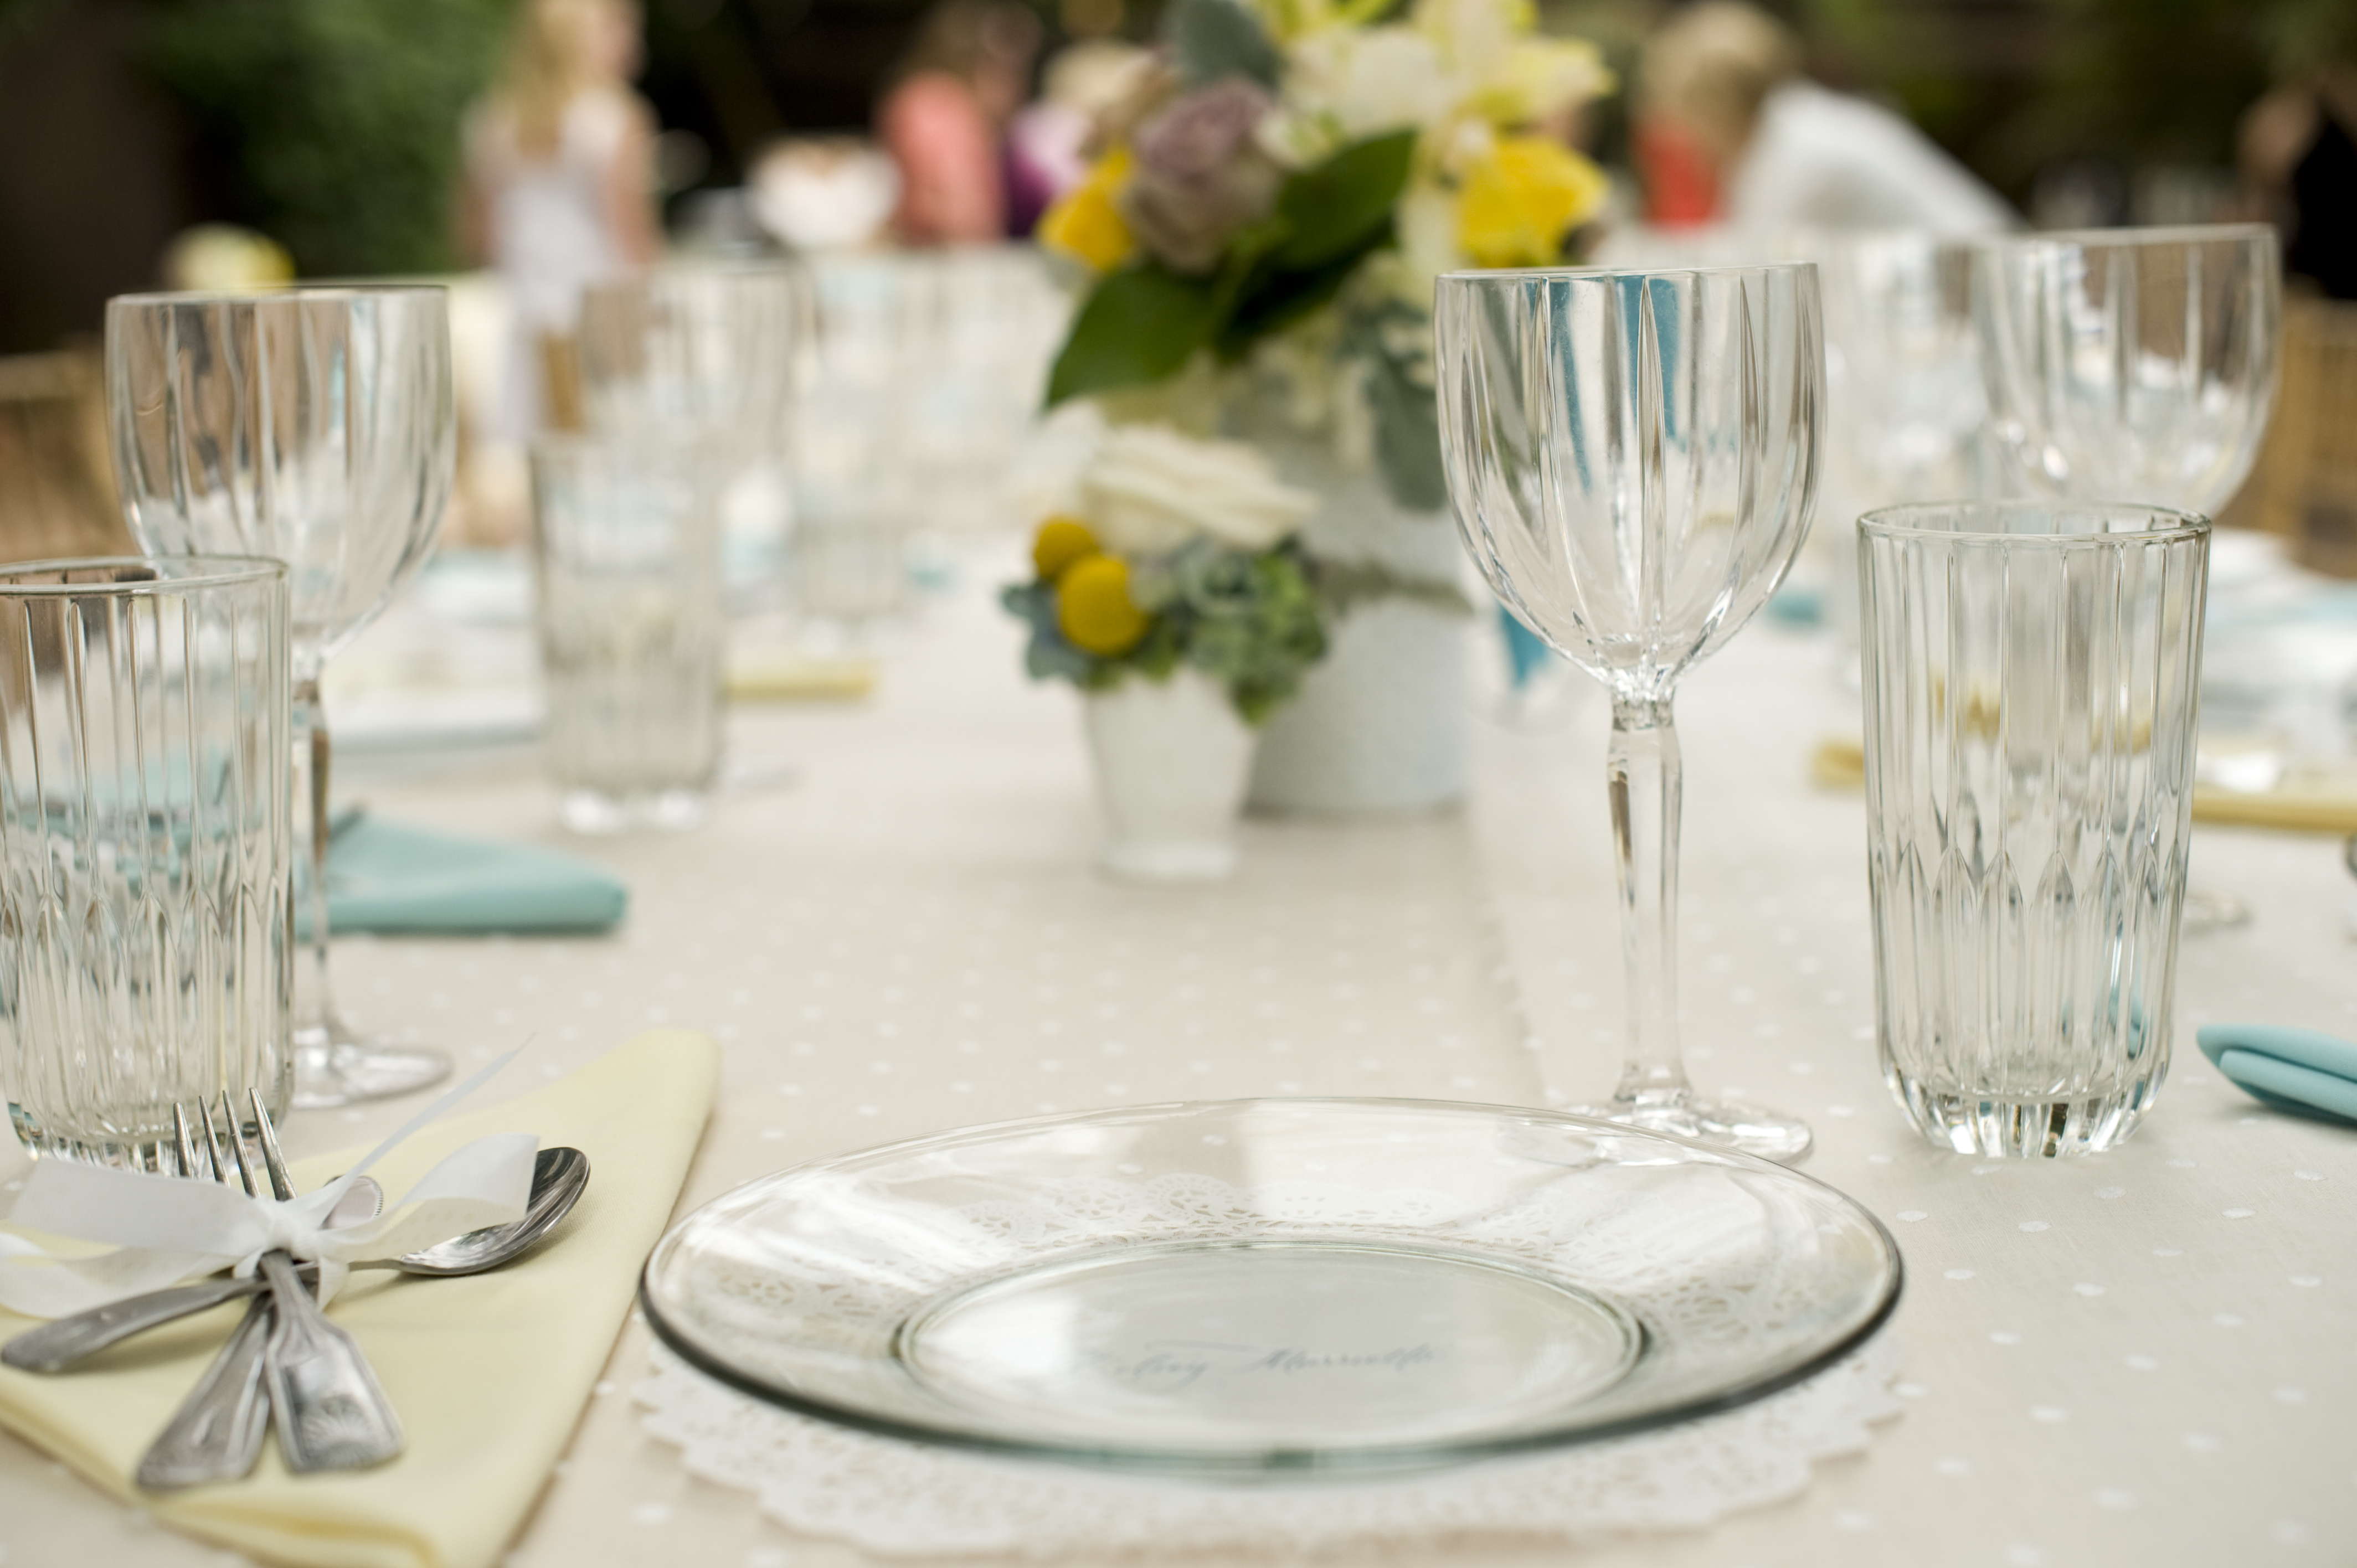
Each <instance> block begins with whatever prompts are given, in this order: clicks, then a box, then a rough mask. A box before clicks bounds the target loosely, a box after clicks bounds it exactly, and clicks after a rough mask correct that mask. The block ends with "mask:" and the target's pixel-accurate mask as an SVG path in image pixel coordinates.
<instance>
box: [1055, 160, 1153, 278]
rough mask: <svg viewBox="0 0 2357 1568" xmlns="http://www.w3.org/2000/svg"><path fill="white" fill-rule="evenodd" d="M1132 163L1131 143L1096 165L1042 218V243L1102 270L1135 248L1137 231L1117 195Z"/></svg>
mask: <svg viewBox="0 0 2357 1568" xmlns="http://www.w3.org/2000/svg"><path fill="white" fill-rule="evenodd" d="M1130 163H1131V158H1130V155H1129V149H1128V148H1127V147H1115V148H1114V150H1113V151H1111V152H1109V153H1107V154H1105V156H1103V157H1101V158H1099V159H1098V160H1097V161H1096V162H1095V163H1094V164H1093V165H1092V166H1090V168H1089V172H1088V177H1086V178H1085V179H1083V180H1082V181H1081V183H1080V184H1078V185H1076V186H1074V187H1073V188H1071V190H1069V191H1067V192H1065V193H1064V196H1063V197H1062V199H1060V200H1059V201H1058V202H1057V203H1056V205H1055V206H1053V207H1050V208H1049V209H1048V211H1047V214H1046V216H1044V217H1042V218H1041V219H1040V220H1039V243H1041V244H1042V245H1045V246H1046V247H1048V249H1049V250H1051V251H1060V252H1063V253H1064V254H1065V255H1068V256H1071V258H1072V259H1074V260H1075V261H1078V262H1080V263H1082V264H1083V265H1086V266H1089V267H1092V268H1094V269H1095V270H1096V271H1098V272H1101V273H1109V272H1111V271H1113V269H1114V268H1115V267H1117V266H1119V265H1121V263H1124V262H1125V261H1127V260H1129V258H1130V257H1131V256H1133V255H1135V254H1136V252H1137V237H1136V236H1135V235H1134V234H1132V233H1131V232H1130V231H1129V224H1128V223H1127V222H1126V221H1125V220H1124V219H1123V218H1122V215H1121V209H1120V208H1119V207H1118V206H1116V205H1115V203H1114V198H1115V197H1117V196H1118V195H1120V193H1121V188H1122V187H1123V186H1124V185H1125V184H1127V183H1128V182H1129V169H1130Z"/></svg>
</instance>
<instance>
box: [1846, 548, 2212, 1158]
mask: <svg viewBox="0 0 2357 1568" xmlns="http://www.w3.org/2000/svg"><path fill="white" fill-rule="evenodd" d="M1859 532H1860V536H1861V540H1862V559H1861V563H1860V568H1861V572H1862V586H1863V588H1864V593H1863V594H1862V596H1861V599H1862V608H1863V628H1864V633H1865V657H1864V660H1863V661H1862V662H1863V675H1864V684H1865V694H1866V802H1867V843H1868V852H1867V868H1868V876H1869V881H1870V886H1871V889H1872V897H1873V906H1874V949H1875V1006H1876V1013H1877V1020H1876V1022H1877V1033H1878V1037H1879V1039H1880V1042H1881V1054H1882V1070H1883V1077H1884V1079H1885V1080H1886V1081H1887V1082H1889V1085H1890V1089H1891V1092H1892V1093H1893V1094H1894V1095H1895V1096H1896V1097H1897V1098H1898V1101H1899V1103H1900V1108H1901V1110H1903V1111H1904V1112H1905V1113H1906V1115H1907V1119H1908V1120H1909V1121H1910V1122H1912V1123H1913V1124H1914V1125H1915V1127H1916V1129H1917V1130H1918V1131H1919V1132H1921V1133H1922V1134H1923V1135H1924V1136H1925V1137H1926V1138H1928V1139H1930V1140H1931V1141H1932V1143H1934V1144H1938V1145H1940V1146H1941V1147H1943V1148H1949V1149H1954V1150H1956V1151H1957V1152H1959V1153H1963V1154H1980V1155H2006V1156H2053V1155H2076V1154H2086V1153H2092V1152H2094V1151H2097V1150H2101V1149H2105V1148H2109V1147H2111V1146H2112V1145H2113V1144H2117V1143H2118V1142H2120V1141H2121V1140H2122V1139H2124V1138H2126V1136H2127V1135H2128V1133H2130V1132H2132V1131H2134V1129H2135V1127H2136V1123H2137V1122H2139V1121H2140V1120H2141V1119H2142V1118H2143V1116H2144V1114H2145V1112H2147V1110H2148V1109H2149V1108H2150V1106H2151V1104H2152V1101H2153V1098H2154V1096H2155V1095H2156V1094H2157V1093H2158V1091H2159V1089H2160V1082H2161V1077H2162V1075H2163V1073H2164V1072H2166V1070H2167V1069H2168V1066H2169V1036H2170V1019H2171V1014H2172V1006H2171V1002H2172V996H2173V986H2174V977H2175V974H2176V955H2177V936H2178V923H2179V909H2180V906H2181V903H2182V899H2183V897H2184V892H2185V868H2186V858H2187V853H2186V852H2187V845H2188V842H2189V839H2190V832H2191V826H2192V822H2191V813H2192V809H2193V750H2194V720H2195V713H2196V707H2197V704H2196V693H2197V692H2198V691H2199V689H2200V685H2201V599H2202V590H2203V586H2204V583H2205V580H2206V576H2207V567H2208V561H2209V543H2210V525H2209V523H2208V521H2205V520H2204V519H2202V518H2201V517H2198V516H2195V515H2193V514H2191V513H2188V512H2179V511H2171V510H2166V509H2163V508H2158V507H2142V506H2134V505H2128V504H2124V503H2086V504H2082V503H2078V502H2039V501H2023V502H2013V503H1999V502H1980V503H1958V504H1952V505H1936V506H1911V507H1893V508H1891V509H1889V510H1884V511H1876V512H1868V513H1867V515H1866V517H1865V518H1864V519H1863V520H1862V521H1861V522H1860V524H1859Z"/></svg>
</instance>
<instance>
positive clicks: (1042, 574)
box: [1031, 512, 1104, 583]
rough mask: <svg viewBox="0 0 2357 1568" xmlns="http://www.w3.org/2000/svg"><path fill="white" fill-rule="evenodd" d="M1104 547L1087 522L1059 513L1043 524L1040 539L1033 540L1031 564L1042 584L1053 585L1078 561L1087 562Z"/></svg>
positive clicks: (1040, 526) (1040, 527)
mask: <svg viewBox="0 0 2357 1568" xmlns="http://www.w3.org/2000/svg"><path fill="white" fill-rule="evenodd" d="M1103 548H1104V547H1103V545H1101V544H1099V543H1098V542H1097V536H1096V535H1095V534H1094V533H1093V532H1090V529H1089V525H1088V524H1087V523H1085V522H1082V521H1081V520H1080V519H1079V518H1077V517H1066V516H1064V515H1063V514H1062V513H1060V512H1059V513H1058V514H1057V515H1056V516H1054V517H1051V518H1049V520H1048V521H1045V522H1043V523H1041V524H1040V525H1039V536H1038V537H1037V538H1035V539H1033V540H1032V541H1031V564H1032V567H1033V568H1034V569H1035V570H1036V571H1038V572H1039V580H1040V581H1041V582H1043V583H1052V582H1054V581H1055V580H1056V579H1057V578H1059V577H1060V576H1062V575H1064V574H1065V572H1066V571H1068V570H1069V569H1071V565H1072V564H1073V563H1074V562H1076V561H1082V560H1086V559H1087V558H1088V557H1089V556H1092V555H1094V554H1096V553H1098V552H1099V551H1101V550H1103Z"/></svg>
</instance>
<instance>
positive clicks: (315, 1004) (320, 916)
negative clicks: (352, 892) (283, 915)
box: [295, 673, 336, 1049]
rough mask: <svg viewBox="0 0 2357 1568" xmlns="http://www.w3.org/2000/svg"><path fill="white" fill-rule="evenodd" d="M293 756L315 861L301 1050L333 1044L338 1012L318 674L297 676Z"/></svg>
mask: <svg viewBox="0 0 2357 1568" xmlns="http://www.w3.org/2000/svg"><path fill="white" fill-rule="evenodd" d="M295 754H296V761H297V766H298V768H299V770H300V771H301V773H302V775H303V785H304V796H305V799H306V800H307V804H308V805H309V808H310V810H309V811H308V813H307V815H306V817H305V820H304V824H303V826H304V835H303V840H304V846H305V849H306V851H307V853H308V854H309V855H310V857H311V866H310V870H311V875H310V878H309V886H308V887H307V889H306V897H307V898H308V900H309V908H308V909H307V914H308V915H309V917H310V927H311V932H310V938H309V940H307V941H306V942H305V943H304V958H303V972H304V977H305V979H306V980H307V982H308V983H307V984H303V985H298V986H297V987H296V1004H295V1040H296V1045H297V1047H308V1048H314V1049H316V1048H319V1047H326V1046H328V1045H331V1044H332V1043H333V1039H334V1025H333V1023H332V1020H333V1019H334V1017H335V1012H336V1007H335V1001H334V998H333V996H332V994H331V993H329V991H328V843H329V841H330V840H331V839H332V838H333V837H334V834H335V824H334V822H333V821H332V820H331V819H330V818H329V816H328V710H327V706H326V704H324V703H321V702H320V700H319V677H318V676H317V674H316V673H315V674H310V675H303V674H297V675H296V678H295Z"/></svg>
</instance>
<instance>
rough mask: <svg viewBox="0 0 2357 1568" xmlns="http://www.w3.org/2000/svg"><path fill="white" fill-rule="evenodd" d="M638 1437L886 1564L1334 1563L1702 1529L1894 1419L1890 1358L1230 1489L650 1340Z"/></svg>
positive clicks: (795, 1522)
mask: <svg viewBox="0 0 2357 1568" xmlns="http://www.w3.org/2000/svg"><path fill="white" fill-rule="evenodd" d="M653 1359H654V1366H655V1373H654V1376H653V1377H651V1378H650V1379H649V1380H646V1381H645V1382H643V1383H641V1384H640V1385H639V1387H638V1389H637V1390H636V1394H637V1397H638V1400H639V1402H640V1404H642V1405H644V1406H645V1407H646V1413H645V1414H644V1416H643V1417H642V1419H643V1421H644V1423H645V1425H646V1429H647V1430H648V1431H649V1432H651V1433H652V1434H654V1435H656V1436H657V1437H660V1438H662V1439H663V1440H664V1441H665V1442H668V1443H673V1444H677V1445H678V1446H679V1448H680V1450H681V1456H682V1461H683V1463H684V1464H685V1465H686V1466H687V1468H688V1469H689V1471H690V1472H692V1473H693V1474H694V1475H697V1476H701V1477H704V1478H705V1479H706V1480H710V1481H716V1482H719V1483H720V1484H721V1485H723V1486H727V1487H738V1488H740V1489H742V1490H745V1491H749V1492H752V1493H754V1494H755V1495H756V1496H757V1497H758V1498H759V1499H760V1507H761V1510H762V1511H763V1512H764V1513H767V1514H768V1515H769V1516H770V1518H772V1519H774V1520H777V1521H778V1522H779V1523H780V1524H782V1525H785V1526H786V1527H788V1528H789V1529H791V1530H799V1531H801V1532H802V1533H803V1534H805V1535H818V1536H830V1537H834V1538H835V1539H838V1540H842V1541H850V1542H851V1543H853V1544H854V1545H856V1546H858V1547H861V1548H863V1549H864V1550H866V1551H868V1552H877V1553H881V1554H885V1555H888V1556H910V1557H915V1556H984V1555H999V1554H1005V1553H1018V1554H1021V1555H1024V1556H1029V1557H1040V1558H1047V1557H1060V1556H1065V1555H1069V1554H1072V1553H1077V1552H1091V1551H1103V1550H1106V1549H1109V1548H1114V1547H1147V1546H1151V1547H1157V1548H1163V1549H1178V1550H1188V1549H1194V1550H1202V1549H1211V1548H1220V1547H1233V1546H1259V1547H1269V1546H1281V1547H1291V1548H1293V1549H1295V1550H1298V1551H1329V1550H1332V1549H1335V1548H1338V1547H1341V1546H1344V1545H1347V1544H1350V1543H1351V1542H1353V1541H1363V1540H1367V1539H1371V1538H1377V1537H1381V1538H1387V1539H1390V1540H1394V1541H1396V1540H1397V1539H1399V1538H1400V1537H1402V1536H1405V1535H1464V1534H1469V1533H1486V1534H1505V1535H1519V1536H1534V1535H1535V1536H1548V1537H1555V1538H1566V1537H1568V1538H1579V1537H1588V1536H1597V1535H1603V1534H1608V1533H1611V1532H1614V1531H1621V1530H1694V1529H1699V1528H1701V1527H1702V1526H1705V1525H1707V1524H1710V1523H1712V1522H1713V1521H1715V1520H1719V1519H1722V1518H1724V1517H1726V1516H1727V1515H1728V1514H1731V1513H1735V1512H1738V1511H1740V1510H1742V1509H1754V1508H1759V1507H1760V1506H1761V1505H1763V1504H1766V1503H1771V1502H1775V1501H1778V1500H1780V1499H1781V1498H1789V1497H1792V1496H1794V1495H1796V1494H1798V1493H1799V1492H1800V1491H1802V1490H1803V1488H1804V1487H1807V1485H1808V1482H1809V1476H1810V1472H1811V1469H1812V1466H1814V1464H1815V1463H1816V1461H1818V1460H1820V1459H1825V1458H1830V1457H1832V1456H1834V1455H1838V1454H1849V1453H1855V1452H1857V1450H1859V1449H1862V1448H1864V1447H1865V1446H1866V1445H1867V1442H1868V1441H1869V1440H1870V1438H1871V1435H1872V1434H1871V1433H1870V1431H1869V1430H1868V1429H1869V1426H1870V1425H1871V1423H1875V1422H1879V1421H1885V1420H1888V1419H1889V1418H1890V1417H1892V1416H1894V1415H1896V1414H1897V1413H1898V1412H1899V1402H1898V1401H1897V1399H1896V1398H1894V1397H1893V1396H1892V1394H1891V1393H1890V1391H1889V1383H1890V1380H1891V1378H1892V1377H1893V1376H1894V1375H1895V1374H1896V1373H1897V1371H1898V1368H1899V1361H1900V1355H1899V1349H1898V1347H1897V1346H1896V1345H1895V1344H1893V1343H1892V1342H1891V1341H1890V1340H1889V1338H1888V1337H1883V1338H1878V1339H1876V1340H1874V1341H1872V1342H1870V1343H1868V1344H1867V1347H1866V1348H1864V1349H1862V1350H1860V1351H1859V1352H1857V1354H1856V1355H1853V1356H1851V1357H1850V1358H1849V1359H1846V1360H1844V1361H1842V1362H1840V1363H1839V1364H1837V1365H1835V1366H1834V1367H1832V1368H1830V1369H1827V1370H1826V1371H1824V1373H1822V1374H1820V1375H1819V1376H1817V1377H1814V1378H1812V1379H1810V1380H1808V1381H1806V1382H1804V1383H1802V1384H1800V1385H1798V1386H1797V1387H1794V1388H1791V1389H1787V1390H1785V1391H1783V1392H1782V1393H1780V1394H1776V1395H1774V1396H1772V1397H1770V1398H1769V1399H1764V1400H1760V1401H1759V1402H1756V1403H1753V1404H1749V1405H1746V1406H1744V1407H1742V1408H1741V1409H1739V1410H1735V1411H1730V1412H1727V1413H1726V1414H1723V1415H1717V1416H1713V1417H1710V1418H1709V1419H1707V1420H1703V1421H1694V1422H1687V1423H1683V1424H1680V1425H1677V1426H1672V1427H1668V1428H1665V1429H1663V1431H1660V1432H1653V1433H1647V1434H1644V1435H1642V1436H1639V1437H1629V1438H1622V1439H1620V1440H1618V1441H1615V1442H1610V1443H1597V1444H1587V1445H1584V1446H1580V1447H1575V1448H1569V1449H1566V1450H1563V1451H1561V1452H1558V1453H1555V1454H1550V1455H1542V1456H1537V1457H1533V1458H1517V1459H1499V1460H1491V1461H1489V1462H1487V1463H1485V1464H1481V1465H1477V1466H1468V1467H1465V1468H1462V1469H1456V1470H1447V1471H1439V1472H1435V1473H1433V1474H1431V1475H1428V1476H1416V1477H1407V1478H1400V1477H1392V1478H1389V1479H1385V1480H1383V1481H1381V1482H1372V1483H1370V1482H1346V1481H1329V1482H1321V1483H1316V1484H1311V1485H1290V1486H1275V1485H1272V1486H1265V1487H1226V1486H1200V1485H1189V1484H1187V1483H1182V1482H1174V1481H1158V1480H1146V1479H1140V1478H1135V1477H1125V1476H1114V1475H1107V1474H1103V1473H1100V1472H1096V1471H1091V1470H1083V1469H1079V1468H1075V1467H1071V1466H1061V1465H1048V1464H1034V1463H1029V1462H1024V1461H1016V1460H1006V1459H992V1458H985V1457H981V1456H978V1455H971V1454H965V1453H960V1452H955V1451H952V1450H949V1449H942V1448H930V1447H926V1446H923V1445H921V1444H910V1443H901V1442H897V1441H895V1440H893V1439H891V1438H886V1437H875V1436H870V1435H868V1434H865V1433H859V1432H854V1431H851V1430H849V1429H847V1428H844V1427H837V1426H832V1425H829V1424H828V1423H824V1422H821V1421H814V1420H811V1419H809V1418H807V1417H803V1416H799V1415H795V1414H792V1413H791V1412H787V1411H783V1410H780V1409H777V1408H775V1407H773V1406H770V1405H767V1404H763V1403H760V1402H758V1401H756V1400H753V1399H750V1398H748V1397H747V1396H745V1395H743V1394H740V1393H737V1391H735V1390H733V1389H730V1388H727V1387H726V1386H724V1385H723V1384H720V1383H718V1382H716V1381H714V1380H711V1379H709V1378H707V1377H705V1376H704V1375H703V1374H702V1373H700V1372H698V1371H696V1370H695V1369H693V1368H691V1367H689V1366H687V1365H686V1364H685V1363H683V1362H682V1361H680V1360H679V1359H677V1358H676V1357H674V1356H672V1355H671V1354H669V1353H668V1352H666V1351H664V1350H662V1348H657V1349H656V1350H655V1352H654V1358H653Z"/></svg>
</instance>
